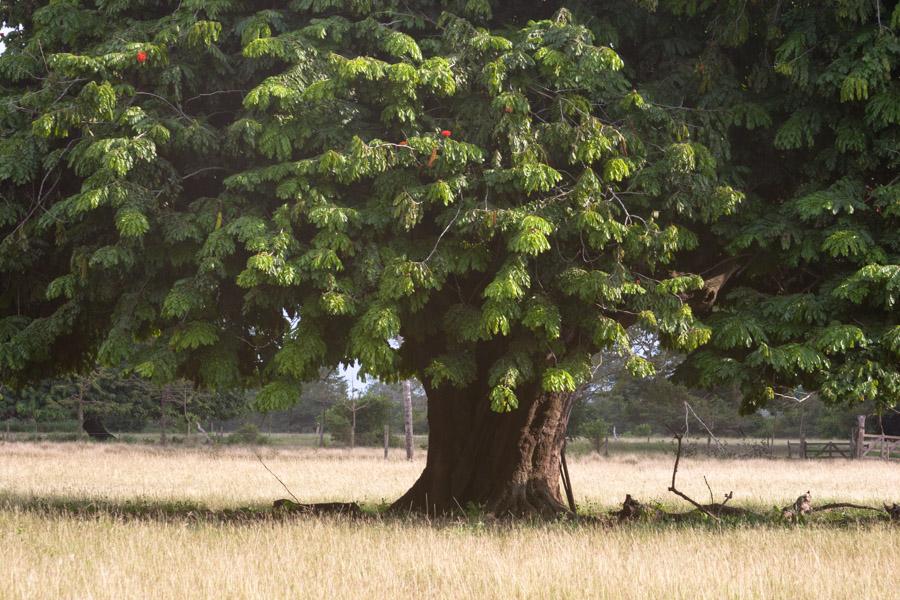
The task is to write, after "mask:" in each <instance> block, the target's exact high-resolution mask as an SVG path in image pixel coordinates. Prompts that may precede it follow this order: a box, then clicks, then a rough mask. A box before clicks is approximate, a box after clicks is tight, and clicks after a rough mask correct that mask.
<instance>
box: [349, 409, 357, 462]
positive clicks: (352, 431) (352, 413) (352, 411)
mask: <svg viewBox="0 0 900 600" xmlns="http://www.w3.org/2000/svg"><path fill="white" fill-rule="evenodd" d="M354 448H356V400H354V401H353V405H352V406H351V407H350V449H351V450H353V449H354Z"/></svg>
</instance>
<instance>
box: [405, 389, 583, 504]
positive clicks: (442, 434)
mask: <svg viewBox="0 0 900 600" xmlns="http://www.w3.org/2000/svg"><path fill="white" fill-rule="evenodd" d="M425 390H426V393H427V396H428V426H429V438H428V457H427V461H426V466H425V470H424V471H423V472H422V475H421V476H420V477H419V479H418V481H416V483H415V484H414V485H413V487H412V488H410V490H409V491H408V492H406V494H404V495H403V497H401V498H400V499H399V500H397V501H396V502H395V503H394V505H393V507H392V509H393V510H395V511H397V512H406V511H414V512H423V513H427V514H446V513H453V512H460V511H462V510H465V508H466V506H467V505H468V504H470V503H472V504H475V505H477V506H480V507H482V508H484V509H486V510H487V511H488V512H490V513H492V514H494V515H497V516H510V515H512V516H540V517H552V516H554V515H558V514H560V513H568V512H569V511H568V509H567V508H566V506H565V504H564V503H563V499H562V495H561V493H560V484H559V477H560V475H559V473H560V471H559V461H560V452H561V450H562V446H563V442H564V440H565V432H566V425H567V420H568V404H569V402H571V400H572V398H573V395H572V394H568V393H544V392H541V391H540V390H539V389H537V388H531V389H528V388H525V389H520V390H519V394H518V396H519V407H518V408H517V409H516V410H513V411H512V412H509V413H504V414H498V413H495V412H493V411H491V408H490V401H489V400H488V390H487V388H486V387H484V386H481V387H478V386H472V387H471V388H469V389H457V388H452V387H449V386H447V387H440V388H432V387H429V385H428V384H426V385H425Z"/></svg>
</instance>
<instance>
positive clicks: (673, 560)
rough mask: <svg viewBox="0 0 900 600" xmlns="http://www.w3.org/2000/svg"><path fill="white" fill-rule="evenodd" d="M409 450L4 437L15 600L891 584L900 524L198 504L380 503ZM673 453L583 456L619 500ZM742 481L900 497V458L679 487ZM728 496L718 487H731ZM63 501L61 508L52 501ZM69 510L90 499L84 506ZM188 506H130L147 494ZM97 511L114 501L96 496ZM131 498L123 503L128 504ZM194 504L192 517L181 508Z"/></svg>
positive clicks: (691, 462)
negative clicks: (529, 518)
mask: <svg viewBox="0 0 900 600" xmlns="http://www.w3.org/2000/svg"><path fill="white" fill-rule="evenodd" d="M423 454H424V453H423V452H419V455H418V456H417V459H416V460H415V461H414V462H412V463H408V462H407V461H405V460H402V459H401V453H400V452H399V451H394V452H393V455H392V457H391V459H389V460H387V461H385V460H384V459H383V458H382V455H381V451H380V450H374V449H357V450H355V451H352V452H351V451H348V450H336V449H329V450H321V451H316V450H313V449H309V448H280V447H279V448H276V449H273V448H235V447H231V448H223V447H216V448H209V449H207V448H196V449H190V448H156V447H150V446H140V445H124V444H107V445H99V444H82V443H67V444H59V443H25V442H15V443H5V444H2V445H0V547H2V548H4V549H5V554H4V557H3V572H4V575H5V577H4V580H5V582H6V583H5V587H4V591H3V594H0V595H2V596H3V597H4V598H5V597H10V598H47V597H53V598H123V597H156V598H175V597H193V598H214V597H228V598H252V597H271V598H359V597H366V598H396V597H407V598H436V597H467V598H492V597H498V598H499V597H503V598H510V597H512V598H568V597H595V598H655V597H667V598H673V597H674V598H722V597H728V598H787V597H823V598H824V597H828V598H849V597H859V596H873V597H886V596H887V595H889V593H890V592H891V590H892V589H894V586H895V585H896V583H895V582H896V577H895V576H894V575H892V574H895V573H896V572H897V571H898V569H900V528H898V527H897V526H896V525H891V524H889V523H887V522H876V523H873V522H868V521H867V522H860V523H855V522H853V521H852V520H851V521H850V523H849V524H848V523H847V522H844V523H843V524H842V525H841V526H839V527H837V526H833V525H829V524H827V523H826V522H822V521H816V522H809V523H806V524H804V525H799V526H797V525H762V526H760V525H756V526H750V525H727V526H724V527H721V528H719V527H716V526H714V525H699V526H698V525H693V526H684V525H678V526H676V525H650V524H633V525H624V526H617V525H613V526H607V525H597V524H587V525H585V524H579V525H573V524H571V523H550V524H523V523H517V524H498V523H492V522H485V521H484V520H482V519H480V518H478V517H473V518H471V519H468V520H452V521H440V522H426V521H424V520H422V519H415V520H405V519H396V518H380V517H373V518H370V519H366V520H363V521H354V520H350V519H345V518H338V517H335V518H311V517H289V518H285V519H271V518H264V519H249V520H247V521H233V520H232V521H226V522H218V521H216V520H211V519H192V518H190V515H189V514H188V513H189V512H190V510H189V509H190V507H203V508H209V509H214V510H223V509H235V508H240V507H256V508H259V509H260V512H262V511H264V509H265V507H267V506H269V505H270V504H271V502H272V501H273V500H274V499H277V498H282V497H286V496H287V492H285V490H284V488H282V486H281V484H280V483H279V482H278V481H277V480H276V479H275V478H274V477H273V476H272V475H271V474H270V473H269V472H268V471H266V469H265V468H264V467H263V466H262V464H260V461H259V459H258V458H257V456H259V457H260V458H261V459H262V460H263V461H264V462H265V464H266V465H267V466H268V467H269V468H270V469H271V470H272V471H273V472H274V473H276V474H277V475H278V476H279V477H280V478H281V479H282V480H283V481H284V483H285V484H286V485H287V486H288V487H289V488H290V489H291V490H292V491H293V493H294V494H296V495H297V496H298V497H299V498H300V500H302V501H304V502H307V501H308V502H319V501H346V500H356V501H359V502H360V503H362V504H364V506H365V507H366V508H367V509H372V510H373V511H374V510H375V509H377V508H378V507H379V506H382V505H383V504H384V503H386V502H389V501H390V500H391V499H393V498H396V497H397V496H399V495H400V494H401V493H402V492H403V491H404V490H405V489H406V488H407V487H408V486H409V485H410V484H411V483H412V482H413V481H414V480H415V478H416V477H417V475H418V473H419V472H420V470H421V469H422V467H423V465H424V456H423ZM671 467H672V465H671V456H668V455H665V454H625V455H618V456H614V457H612V458H603V457H600V456H597V455H594V454H589V455H584V456H580V457H576V458H573V459H571V460H570V469H571V476H572V480H573V484H574V489H575V493H576V499H577V501H578V503H579V506H581V507H585V508H587V510H588V511H590V512H592V513H595V514H600V513H602V512H603V511H607V510H612V509H614V508H615V506H616V505H617V504H620V503H621V501H622V500H623V498H624V496H625V494H626V493H630V494H632V495H633V496H635V497H638V498H640V499H641V500H642V501H645V502H652V501H659V502H661V503H663V504H664V505H666V506H667V507H669V508H672V509H674V508H676V507H678V508H685V509H686V508H687V506H686V505H685V504H684V503H683V502H681V501H680V500H678V499H677V498H674V497H672V495H671V494H668V493H667V492H666V487H667V485H668V483H669V480H670V477H671ZM704 476H705V477H706V479H707V481H708V482H709V485H710V487H711V488H712V491H713V492H714V493H715V494H716V495H719V494H720V493H725V492H727V491H731V490H733V491H734V493H735V499H734V500H733V502H734V503H735V504H736V505H743V506H750V507H757V508H760V507H761V508H763V509H765V508H767V507H769V508H770V507H772V506H780V505H783V504H785V503H788V502H790V501H792V500H793V499H794V498H795V497H796V496H797V495H798V494H800V493H802V492H805V491H806V490H810V491H811V492H812V494H813V498H814V499H815V501H816V502H824V501H827V500H841V501H852V502H858V503H870V504H876V503H879V502H880V501H882V500H889V499H890V500H893V501H896V500H900V498H898V490H900V465H898V464H897V463H885V462H881V461H861V462H852V461H799V460H796V461H785V460H768V459H741V460H717V459H708V458H694V457H689V458H685V459H684V460H683V462H682V466H681V468H680V469H679V488H681V489H683V490H684V491H686V492H688V493H689V494H691V495H693V496H695V497H697V498H700V499H703V498H708V496H709V490H708V489H707V487H706V484H705V483H704ZM717 499H718V498H717ZM48 505H52V506H54V507H56V508H55V509H54V510H49V509H48V508H47V507H48ZM67 505H71V506H75V507H80V508H81V509H88V510H82V511H81V512H80V513H78V514H76V513H69V512H67V511H66V510H65V507H66V506H67ZM135 505H139V506H168V507H172V511H173V512H172V515H173V516H172V517H171V518H149V517H147V518H127V515H128V507H129V506H135ZM91 507H93V508H94V509H95V510H89V509H91ZM117 507H118V508H117ZM179 515H180V516H179Z"/></svg>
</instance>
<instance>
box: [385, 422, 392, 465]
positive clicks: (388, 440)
mask: <svg viewBox="0 0 900 600" xmlns="http://www.w3.org/2000/svg"><path fill="white" fill-rule="evenodd" d="M390 445H391V426H390V425H388V424H387V423H385V424H384V460H387V457H388V448H389V447H390Z"/></svg>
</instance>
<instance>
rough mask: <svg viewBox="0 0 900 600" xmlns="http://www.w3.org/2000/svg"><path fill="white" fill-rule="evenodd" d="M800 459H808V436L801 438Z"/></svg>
mask: <svg viewBox="0 0 900 600" xmlns="http://www.w3.org/2000/svg"><path fill="white" fill-rule="evenodd" d="M800 458H803V459H805V458H806V434H803V435H801V436H800Z"/></svg>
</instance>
